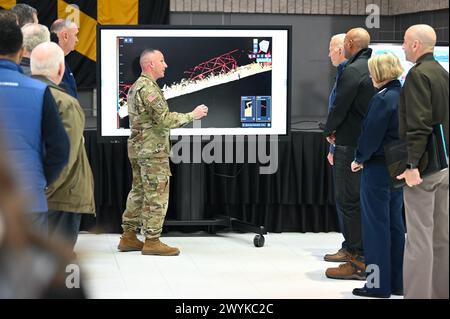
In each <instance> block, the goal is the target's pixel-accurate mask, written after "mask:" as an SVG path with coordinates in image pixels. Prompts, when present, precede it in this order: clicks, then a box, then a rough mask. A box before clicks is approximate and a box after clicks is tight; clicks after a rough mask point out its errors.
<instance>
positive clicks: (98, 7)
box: [0, 0, 170, 88]
mask: <svg viewBox="0 0 450 319" xmlns="http://www.w3.org/2000/svg"><path fill="white" fill-rule="evenodd" d="M18 3H25V4H28V5H30V6H32V7H33V8H35V9H36V10H37V11H38V18H39V23H41V24H44V25H46V26H47V27H50V26H51V24H52V23H53V22H54V21H55V20H56V19H71V20H74V21H75V22H76V23H77V24H78V25H79V33H78V40H79V41H78V44H77V46H76V48H75V51H74V52H72V53H70V54H69V55H68V56H67V62H68V63H69V65H70V68H71V69H72V72H73V73H74V75H75V79H76V81H77V85H78V87H80V88H83V87H84V88H92V87H95V85H96V65H95V63H96V59H97V56H96V48H97V47H96V25H97V23H99V24H102V25H106V24H122V25H137V24H167V23H168V22H169V7H170V1H169V0H0V7H1V8H3V9H10V8H12V7H14V6H15V5H16V4H18Z"/></svg>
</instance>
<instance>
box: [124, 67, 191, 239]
mask: <svg viewBox="0 0 450 319" xmlns="http://www.w3.org/2000/svg"><path fill="white" fill-rule="evenodd" d="M128 114H129V118H130V129H131V135H130V137H129V139H128V158H129V159H130V163H131V169H132V172H133V184H132V189H131V191H130V193H129V194H128V198H127V206H126V209H125V212H124V213H123V216H122V222H123V224H122V228H123V230H124V232H127V231H136V230H138V229H139V228H141V229H142V231H143V233H144V235H145V237H146V238H147V239H149V238H158V237H159V236H160V235H161V231H162V226H163V223H164V217H165V216H166V212H167V206H168V204H169V177H170V176H171V173H170V166H169V154H170V153H169V152H170V139H169V138H170V129H172V128H177V127H180V126H183V125H185V124H187V123H189V122H192V121H193V120H194V117H193V115H192V113H186V114H180V113H175V112H169V107H168V105H167V101H166V100H165V98H164V95H163V92H162V91H161V89H160V88H159V86H158V84H156V82H155V81H154V80H153V79H152V78H151V77H149V76H148V75H145V74H141V76H140V77H139V78H138V79H137V81H136V82H135V83H134V84H133V86H132V87H131V88H130V91H129V92H128Z"/></svg>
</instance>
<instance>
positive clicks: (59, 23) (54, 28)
mask: <svg viewBox="0 0 450 319" xmlns="http://www.w3.org/2000/svg"><path fill="white" fill-rule="evenodd" d="M74 25H75V26H76V24H75V22H73V21H72V20H70V19H58V20H56V21H55V22H53V23H52V25H51V26H50V32H53V33H59V32H61V31H62V30H64V29H70V28H72V27H73V26H74Z"/></svg>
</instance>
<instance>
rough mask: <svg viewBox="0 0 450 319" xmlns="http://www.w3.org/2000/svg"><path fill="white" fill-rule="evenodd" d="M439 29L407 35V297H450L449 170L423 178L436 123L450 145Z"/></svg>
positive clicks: (402, 113)
mask: <svg viewBox="0 0 450 319" xmlns="http://www.w3.org/2000/svg"><path fill="white" fill-rule="evenodd" d="M435 44H436V33H435V31H434V30H433V28H432V27H430V26H428V25H414V26H412V27H410V28H409V29H408V30H407V31H406V33H405V37H404V43H403V49H404V50H405V55H406V59H407V60H408V61H410V62H413V63H416V65H415V66H414V67H413V68H412V69H411V70H410V71H409V73H408V76H407V77H406V80H405V85H404V89H403V92H402V94H401V98H400V109H399V125H400V136H401V137H403V138H405V139H406V141H407V145H408V146H407V148H408V164H407V169H406V170H405V172H404V173H403V174H401V175H400V176H398V177H397V178H398V179H403V178H404V179H405V181H406V184H407V186H405V188H404V200H405V216H406V226H407V230H408V236H407V240H406V249H405V258H404V268H403V272H404V274H403V277H404V292H405V298H414V299H416V298H427V299H430V298H433V299H434V298H445V299H448V296H449V287H448V280H449V278H448V274H449V267H448V259H449V255H448V252H449V245H448V224H449V218H448V217H449V216H448V215H449V214H448V170H444V171H441V172H438V173H436V174H433V175H431V176H427V177H423V178H422V177H421V175H420V172H419V169H418V165H419V162H420V160H421V159H422V157H423V156H424V153H425V149H426V145H427V141H428V136H429V135H430V134H431V132H432V130H433V126H435V125H437V124H442V125H443V127H444V135H445V140H446V148H447V150H448V115H449V114H448V108H449V98H448V93H449V89H448V85H449V77H448V72H447V71H445V69H444V68H443V67H442V66H441V65H440V64H439V63H438V62H437V61H436V60H435V59H434V57H433V52H434V46H435Z"/></svg>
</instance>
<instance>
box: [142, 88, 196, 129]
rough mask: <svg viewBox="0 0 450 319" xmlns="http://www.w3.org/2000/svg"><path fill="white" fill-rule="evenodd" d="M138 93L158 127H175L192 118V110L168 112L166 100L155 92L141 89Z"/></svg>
mask: <svg viewBox="0 0 450 319" xmlns="http://www.w3.org/2000/svg"><path fill="white" fill-rule="evenodd" d="M140 95H141V98H142V101H143V102H144V105H145V108H146V109H147V110H148V112H150V114H152V120H153V122H154V124H156V125H157V126H158V127H163V128H177V127H181V126H183V125H185V124H187V123H190V122H192V121H193V120H194V115H193V113H192V112H190V113H177V112H169V107H168V105H167V102H166V101H165V100H164V99H163V98H161V97H160V95H159V94H157V93H156V92H152V91H147V90H141V91H140Z"/></svg>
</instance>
